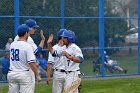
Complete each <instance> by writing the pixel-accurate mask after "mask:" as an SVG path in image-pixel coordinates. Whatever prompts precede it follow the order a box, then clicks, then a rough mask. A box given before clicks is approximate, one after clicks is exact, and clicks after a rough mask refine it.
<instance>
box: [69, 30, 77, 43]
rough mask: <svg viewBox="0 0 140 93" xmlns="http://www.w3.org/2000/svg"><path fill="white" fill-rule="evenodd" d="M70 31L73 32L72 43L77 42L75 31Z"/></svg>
mask: <svg viewBox="0 0 140 93" xmlns="http://www.w3.org/2000/svg"><path fill="white" fill-rule="evenodd" d="M69 31H70V32H71V35H72V43H75V38H76V36H75V33H74V32H73V31H71V30H69Z"/></svg>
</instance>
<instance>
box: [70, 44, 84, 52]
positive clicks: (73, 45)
mask: <svg viewBox="0 0 140 93" xmlns="http://www.w3.org/2000/svg"><path fill="white" fill-rule="evenodd" d="M70 47H71V48H74V49H80V47H79V46H77V45H76V44H75V43H72V45H71V46H70ZM80 50H81V49H80Z"/></svg>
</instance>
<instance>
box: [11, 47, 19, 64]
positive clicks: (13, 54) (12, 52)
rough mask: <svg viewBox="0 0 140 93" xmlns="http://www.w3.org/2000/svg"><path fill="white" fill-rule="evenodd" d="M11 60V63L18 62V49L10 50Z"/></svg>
mask: <svg viewBox="0 0 140 93" xmlns="http://www.w3.org/2000/svg"><path fill="white" fill-rule="evenodd" d="M11 54H12V55H11V60H12V61H19V49H13V48H12V49H11Z"/></svg>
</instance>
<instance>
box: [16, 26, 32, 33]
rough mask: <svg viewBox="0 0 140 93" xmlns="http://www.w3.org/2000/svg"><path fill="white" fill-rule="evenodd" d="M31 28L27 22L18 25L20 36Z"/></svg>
mask: <svg viewBox="0 0 140 93" xmlns="http://www.w3.org/2000/svg"><path fill="white" fill-rule="evenodd" d="M30 30H31V29H30V28H29V27H28V26H27V25H26V24H21V25H19V26H18V36H23V35H24V34H25V33H26V32H29V31H30Z"/></svg>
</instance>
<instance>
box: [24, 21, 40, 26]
mask: <svg viewBox="0 0 140 93" xmlns="http://www.w3.org/2000/svg"><path fill="white" fill-rule="evenodd" d="M25 24H26V25H27V26H28V27H32V28H39V26H38V25H37V23H36V21H35V20H33V19H28V20H26V21H25Z"/></svg>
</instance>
